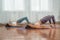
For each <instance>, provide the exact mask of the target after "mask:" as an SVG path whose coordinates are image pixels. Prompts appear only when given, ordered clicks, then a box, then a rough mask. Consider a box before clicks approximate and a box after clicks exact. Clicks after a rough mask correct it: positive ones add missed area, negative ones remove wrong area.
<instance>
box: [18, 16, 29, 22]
mask: <svg viewBox="0 0 60 40" xmlns="http://www.w3.org/2000/svg"><path fill="white" fill-rule="evenodd" d="M24 20H26V21H27V23H30V22H29V20H28V18H27V17H23V18H20V19H19V20H17V23H21V22H23V21H24Z"/></svg>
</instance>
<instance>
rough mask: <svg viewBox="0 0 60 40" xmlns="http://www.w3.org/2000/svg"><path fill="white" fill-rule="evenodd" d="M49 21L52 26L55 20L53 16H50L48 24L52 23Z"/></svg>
mask: <svg viewBox="0 0 60 40" xmlns="http://www.w3.org/2000/svg"><path fill="white" fill-rule="evenodd" d="M51 20H52V22H53V24H55V18H54V16H53V15H52V16H51V19H50V20H49V23H50V24H51V23H52V22H51Z"/></svg>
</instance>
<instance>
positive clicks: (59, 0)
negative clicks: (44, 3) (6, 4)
mask: <svg viewBox="0 0 60 40" xmlns="http://www.w3.org/2000/svg"><path fill="white" fill-rule="evenodd" d="M25 1H26V0H25ZM29 1H30V0H27V1H26V3H25V8H26V10H25V12H3V11H2V3H1V0H0V23H7V22H8V21H9V19H11V20H12V21H16V20H18V19H19V18H22V17H25V16H27V17H28V19H29V21H31V22H35V21H37V20H39V19H41V18H42V17H44V16H46V15H54V16H55V18H56V21H60V0H49V3H50V4H49V6H50V10H51V11H49V12H30V6H29V5H30V4H29ZM52 6H53V7H52ZM52 9H53V10H52Z"/></svg>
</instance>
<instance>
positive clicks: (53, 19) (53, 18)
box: [52, 16, 55, 24]
mask: <svg viewBox="0 0 60 40" xmlns="http://www.w3.org/2000/svg"><path fill="white" fill-rule="evenodd" d="M52 21H53V24H55V17H54V16H52Z"/></svg>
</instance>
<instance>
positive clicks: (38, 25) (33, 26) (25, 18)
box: [17, 15, 55, 28]
mask: <svg viewBox="0 0 60 40" xmlns="http://www.w3.org/2000/svg"><path fill="white" fill-rule="evenodd" d="M24 20H26V21H27V23H28V24H27V27H25V28H40V27H41V26H42V24H45V23H46V22H47V21H49V23H50V24H51V23H52V22H53V24H54V25H55V18H54V16H53V15H48V16H45V17H43V18H42V19H40V20H39V21H38V22H35V23H34V24H32V23H30V22H29V20H28V18H27V17H24V18H21V19H19V20H17V23H21V22H23V21H24Z"/></svg>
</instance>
